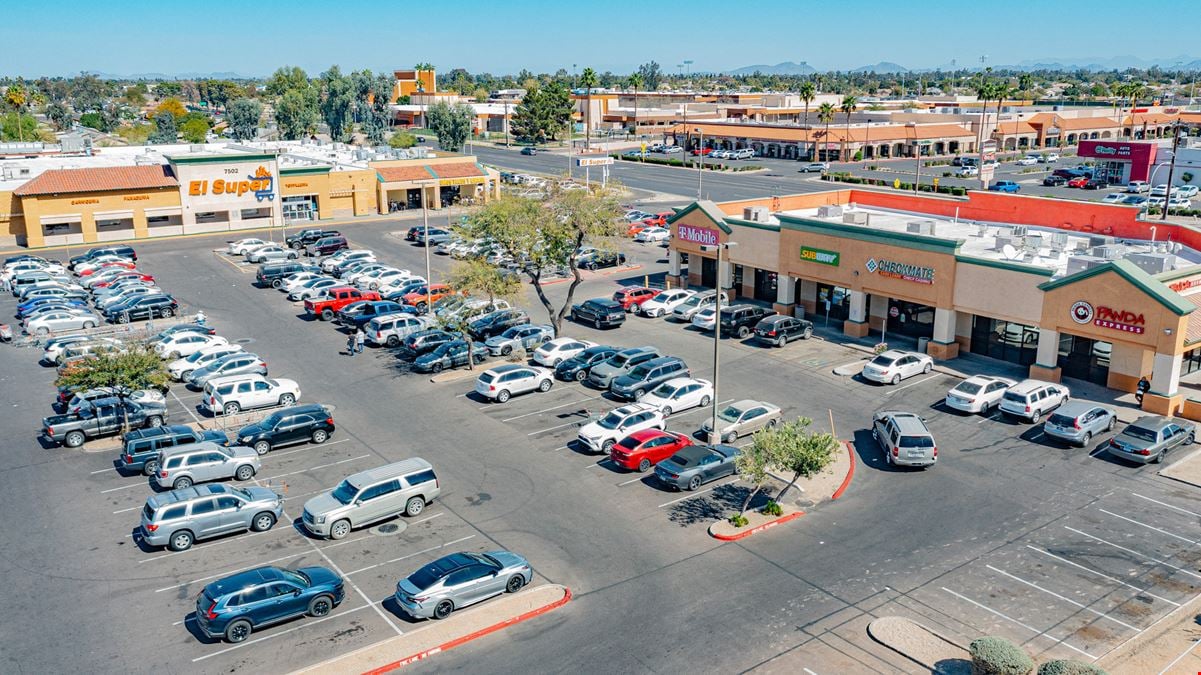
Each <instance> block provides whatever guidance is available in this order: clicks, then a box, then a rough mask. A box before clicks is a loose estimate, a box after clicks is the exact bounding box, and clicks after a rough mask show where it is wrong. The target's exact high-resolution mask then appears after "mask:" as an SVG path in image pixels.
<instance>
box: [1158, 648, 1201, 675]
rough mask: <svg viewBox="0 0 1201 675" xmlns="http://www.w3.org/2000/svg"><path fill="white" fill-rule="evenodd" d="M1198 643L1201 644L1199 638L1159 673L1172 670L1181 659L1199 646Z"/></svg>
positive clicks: (1162, 673) (1161, 674)
mask: <svg viewBox="0 0 1201 675" xmlns="http://www.w3.org/2000/svg"><path fill="white" fill-rule="evenodd" d="M1197 645H1201V640H1197V641H1196V642H1194V643H1193V644H1191V645H1189V648H1188V649H1186V650H1184V651H1183V652H1180V656H1177V657H1176V658H1174V659H1172V662H1171V663H1169V664H1168V665H1167V666H1166V667H1165V668H1164V669H1163V670H1161V671H1159V675H1164V673H1167V672H1170V671H1171V670H1172V666H1175V665H1176V664H1177V663H1180V659H1183V658H1184V657H1186V656H1188V655H1189V654H1191V653H1192V651H1193V650H1194V649H1196V648H1197Z"/></svg>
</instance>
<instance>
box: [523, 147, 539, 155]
mask: <svg viewBox="0 0 1201 675" xmlns="http://www.w3.org/2000/svg"><path fill="white" fill-rule="evenodd" d="M521 154H523V155H529V156H530V157H533V156H534V155H537V154H538V149H537V148H535V147H534V146H532V145H531V146H526V147H524V148H522V149H521Z"/></svg>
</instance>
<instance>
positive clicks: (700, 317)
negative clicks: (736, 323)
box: [692, 307, 717, 330]
mask: <svg viewBox="0 0 1201 675" xmlns="http://www.w3.org/2000/svg"><path fill="white" fill-rule="evenodd" d="M716 323H717V309H716V308H715V307H706V308H705V309H702V310H701V311H699V312H697V313H696V314H694V315H693V316H692V325H693V326H696V327H697V328H700V329H701V330H713V326H714V325H715V324H716Z"/></svg>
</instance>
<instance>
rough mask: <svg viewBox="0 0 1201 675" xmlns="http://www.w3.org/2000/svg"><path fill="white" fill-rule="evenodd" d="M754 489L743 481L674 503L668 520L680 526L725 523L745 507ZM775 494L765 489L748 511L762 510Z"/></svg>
mask: <svg viewBox="0 0 1201 675" xmlns="http://www.w3.org/2000/svg"><path fill="white" fill-rule="evenodd" d="M751 490H752V488H751V486H749V485H746V484H744V483H741V482H736V483H728V484H726V485H722V486H719V487H717V488H715V489H713V490H712V491H710V492H706V493H704V494H703V495H699V496H696V497H693V498H692V499H685V500H683V501H681V502H678V503H676V504H673V505H672V506H671V509H670V510H669V511H668V515H667V517H668V519H669V520H671V522H673V523H675V524H677V525H679V526H680V527H688V526H689V525H696V524H698V523H704V524H709V523H712V522H713V521H715V520H722V519H724V518H728V517H729V516H730V515H731V514H734V513H738V511H739V510H740V509H741V508H742V502H743V501H744V500H745V499H746V497H747V495H748V494H750V491H751ZM773 494H775V490H774V488H773V487H772V486H765V487H764V489H763V490H761V491H760V492H759V494H757V495H755V497H754V498H753V499H752V500H751V503H750V506H749V507H748V508H747V510H752V509H759V508H762V507H763V506H764V505H765V504H767V502H768V501H770V500H771V498H772V495H773Z"/></svg>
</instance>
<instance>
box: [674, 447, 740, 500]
mask: <svg viewBox="0 0 1201 675" xmlns="http://www.w3.org/2000/svg"><path fill="white" fill-rule="evenodd" d="M740 452H741V451H740V450H739V449H738V448H736V447H734V446H732V445H688V446H685V447H683V448H681V449H680V450H679V451H677V452H676V453H675V454H673V455H672V456H671V457H668V458H667V459H665V460H663V461H662V462H659V463H658V464H657V465H655V478H656V479H658V481H659V484H661V485H663V486H664V487H667V488H671V489H674V490H696V489H698V488H700V486H701V485H704V484H705V483H708V482H710V481H714V480H717V479H718V478H724V477H726V476H732V475H734V474H735V473H737V472H738V467H737V465H736V462H737V460H738V455H739V454H740Z"/></svg>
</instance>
